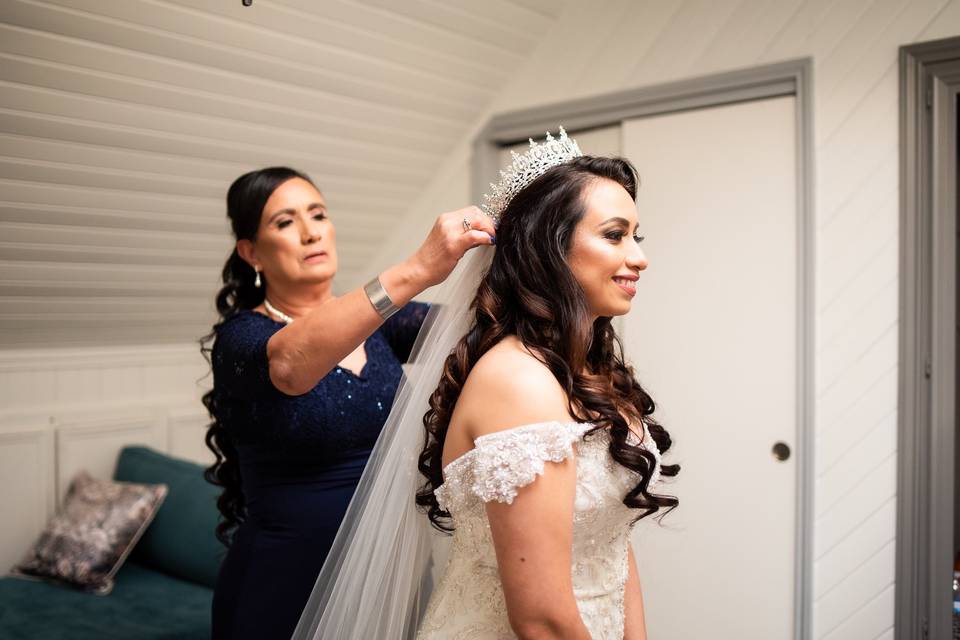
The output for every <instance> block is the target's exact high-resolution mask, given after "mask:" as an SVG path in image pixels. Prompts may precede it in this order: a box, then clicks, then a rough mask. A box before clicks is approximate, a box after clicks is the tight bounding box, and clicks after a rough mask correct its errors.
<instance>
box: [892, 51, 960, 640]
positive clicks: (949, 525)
mask: <svg viewBox="0 0 960 640" xmlns="http://www.w3.org/2000/svg"><path fill="white" fill-rule="evenodd" d="M958 92H960V38H950V39H946V40H938V41H934V42H927V43H922V44H916V45H911V46H907V47H902V48H901V49H900V345H899V358H900V368H899V391H898V402H899V412H898V436H897V438H898V442H897V450H898V463H897V466H898V473H897V543H896V612H895V638H897V639H898V640H906V639H908V638H909V639H913V638H947V637H950V634H951V611H952V604H951V594H950V591H949V590H948V589H947V585H949V584H950V579H951V577H952V566H953V553H954V548H953V546H954V538H953V528H954V508H955V499H956V496H955V495H954V494H955V485H954V464H955V462H956V460H955V438H956V435H955V434H956V404H955V403H956V399H955V395H956V382H957V381H956V343H955V330H956V329H955V327H956V319H957V318H956V302H957V301H956V286H957V282H956V273H957V246H956V233H957V226H956V225H957V201H956V194H957V188H958V185H957V179H956V175H957V174H956V171H957V167H956V157H957V146H956V144H957V142H956V140H957V137H956V136H957V131H956V122H957V111H956V104H957V102H956V100H957V94H958Z"/></svg>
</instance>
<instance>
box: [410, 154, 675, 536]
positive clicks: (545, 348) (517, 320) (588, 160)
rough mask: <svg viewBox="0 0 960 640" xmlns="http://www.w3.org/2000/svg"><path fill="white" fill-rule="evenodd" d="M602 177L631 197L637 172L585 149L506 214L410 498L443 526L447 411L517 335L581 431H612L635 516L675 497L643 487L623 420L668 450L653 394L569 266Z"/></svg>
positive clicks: (438, 397) (649, 468)
mask: <svg viewBox="0 0 960 640" xmlns="http://www.w3.org/2000/svg"><path fill="white" fill-rule="evenodd" d="M600 179H606V180H612V181H614V182H616V183H618V184H620V185H622V186H623V188H624V189H626V190H627V192H628V193H629V194H630V197H631V198H633V200H634V201H636V196H637V184H638V178H637V172H636V169H635V168H634V167H633V165H632V164H630V162H629V161H627V160H624V159H622V158H601V157H591V156H583V157H580V158H577V159H575V160H573V161H571V162H567V163H564V164H562V165H560V166H557V167H554V168H552V169H549V170H548V171H546V172H545V173H544V174H543V175H542V176H540V177H539V178H537V179H536V180H534V181H533V182H532V183H531V184H529V185H528V186H527V187H525V188H524V189H523V190H522V191H520V193H518V194H517V195H516V196H515V197H514V198H513V200H511V202H510V204H509V205H508V206H507V208H506V210H505V211H504V212H503V214H502V218H501V223H500V227H499V229H498V230H497V246H496V250H495V253H494V256H493V261H492V263H491V265H490V268H489V270H488V271H487V273H486V274H485V275H484V277H483V279H482V280H481V282H480V285H479V287H478V289H477V294H476V296H475V298H474V300H473V302H472V303H471V308H472V309H475V311H476V315H475V319H474V320H473V322H472V326H471V327H470V330H469V331H467V333H466V335H464V336H463V338H461V340H460V341H459V342H458V343H457V345H456V346H455V347H454V349H453V351H452V352H451V353H450V355H449V356H448V357H447V359H446V361H445V363H444V368H443V372H442V374H441V378H440V383H439V385H438V386H437V388H436V390H435V391H434V392H433V394H432V395H431V397H430V401H429V404H430V408H429V409H428V410H427V412H426V414H424V416H423V424H424V428H425V430H426V439H425V444H424V447H423V450H422V452H421V453H420V457H419V465H418V466H419V469H420V473H421V474H423V476H424V477H425V478H426V482H425V483H424V484H423V485H422V487H421V488H420V490H419V491H417V495H416V502H417V504H418V505H419V506H420V507H421V508H422V509H423V510H424V511H426V513H427V517H428V518H429V519H430V522H431V523H432V524H433V526H434V527H436V528H437V529H439V530H441V531H445V532H451V531H453V524H452V521H451V519H450V514H449V513H448V512H447V511H444V510H443V509H441V508H440V505H439V504H438V503H437V499H436V497H435V496H434V493H433V492H434V490H435V489H436V488H437V487H439V486H440V485H441V484H443V473H442V455H443V444H444V441H445V439H446V435H447V429H448V428H449V426H450V417H451V415H452V414H453V409H454V407H455V406H456V404H457V399H458V398H459V397H460V392H461V391H462V389H463V385H464V383H465V382H466V379H467V376H469V375H470V371H471V369H473V366H474V365H475V364H476V363H477V361H478V360H479V359H480V358H481V356H483V354H485V353H486V352H487V351H489V350H490V349H491V348H492V347H493V346H494V345H495V344H497V343H498V342H500V340H502V339H503V338H504V337H506V336H509V335H515V336H517V338H518V339H519V340H520V341H521V342H522V343H523V344H524V345H525V346H526V347H527V348H528V349H529V350H530V351H531V352H532V353H533V354H534V355H535V356H536V357H537V358H538V359H539V360H540V361H541V362H543V363H544V364H545V365H546V366H547V367H548V368H549V369H550V371H551V372H552V373H553V375H554V377H555V378H556V379H557V381H558V382H559V383H560V385H561V386H562V387H563V389H564V390H565V391H566V394H567V399H568V409H569V411H570V415H571V416H573V418H574V419H575V420H577V421H579V422H591V423H593V424H594V425H595V427H594V428H593V429H591V430H590V431H589V432H588V434H587V436H586V437H590V434H593V433H595V432H597V431H599V430H601V429H606V430H608V431H609V433H610V448H609V450H610V455H611V456H612V457H613V459H614V460H615V461H616V462H618V463H619V464H621V465H623V466H624V467H626V468H628V469H630V470H631V471H635V472H636V473H637V474H638V476H639V478H640V479H639V481H638V482H637V485H636V486H635V487H633V488H632V489H631V490H630V491H628V492H627V494H626V495H625V496H624V498H623V503H624V504H625V505H626V506H628V507H631V508H634V509H638V510H639V515H638V516H637V520H639V519H641V518H643V517H646V516H649V515H651V514H653V513H656V512H657V511H658V510H660V509H662V508H666V510H665V511H664V512H663V513H661V514H660V516H658V517H662V516H663V515H665V514H666V513H669V512H670V511H672V510H673V509H674V508H675V507H676V506H677V505H678V504H679V501H678V500H677V499H676V498H675V497H673V496H667V495H657V494H653V493H650V491H649V486H648V485H649V482H650V478H651V474H652V472H653V469H654V464H655V458H654V456H653V454H652V453H650V452H649V451H647V450H646V449H644V448H643V447H640V446H634V445H632V444H630V443H629V442H628V440H627V438H628V436H629V435H630V429H629V427H628V421H627V419H630V420H631V421H636V422H639V423H640V424H642V425H643V428H644V430H645V431H646V433H648V434H649V435H650V436H651V437H652V438H653V440H654V442H656V444H657V447H658V449H659V450H660V451H661V452H666V451H667V450H668V449H669V448H670V444H671V441H670V435H669V434H668V433H667V431H666V429H664V428H663V426H661V425H660V424H659V423H658V422H657V421H656V420H655V419H654V418H653V412H654V410H655V408H656V405H655V404H654V401H653V398H651V397H650V394H649V393H647V392H646V391H645V390H644V389H643V387H641V386H640V383H639V382H637V380H636V378H635V376H634V372H633V369H632V368H631V367H630V366H629V365H627V364H626V363H625V362H624V358H623V345H622V344H621V343H620V340H619V338H618V337H617V335H616V333H615V332H614V330H613V326H612V325H611V318H609V317H600V318H598V319H596V320H595V321H593V322H592V323H591V321H590V317H591V316H590V313H589V309H588V307H587V302H586V297H585V295H584V292H583V289H582V287H581V286H580V284H579V283H578V282H577V280H576V278H575V277H574V275H573V273H572V272H571V270H570V267H569V266H568V264H567V259H566V257H567V255H568V254H569V252H570V249H571V245H572V242H573V236H574V229H575V227H576V226H577V224H578V223H579V222H580V220H581V219H582V218H583V216H584V213H585V212H586V204H585V202H584V193H585V190H586V187H588V186H589V185H590V184H591V183H592V182H593V181H595V180H600ZM545 283H550V284H549V286H546V285H545ZM584 372H586V373H584ZM624 414H626V416H627V418H625V417H624ZM679 471H680V467H679V465H676V464H673V465H663V466H662V467H661V474H662V475H664V476H675V475H677V473H679Z"/></svg>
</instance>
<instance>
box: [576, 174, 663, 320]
mask: <svg viewBox="0 0 960 640" xmlns="http://www.w3.org/2000/svg"><path fill="white" fill-rule="evenodd" d="M583 198H584V203H585V204H586V212H585V213H584V215H583V218H582V219H581V220H580V222H579V223H578V224H577V226H576V228H575V229H574V234H573V242H572V244H571V247H570V253H569V254H568V255H567V263H568V264H569V265H570V270H571V271H572V272H573V275H574V277H575V278H576V279H577V282H579V283H580V286H581V287H583V291H584V294H585V295H586V298H587V305H588V306H589V308H590V312H591V314H592V315H593V316H595V317H600V316H620V315H623V314H625V313H627V312H629V311H630V303H631V301H632V300H633V297H634V295H636V283H637V280H638V278H639V274H640V272H641V271H643V270H644V269H646V268H647V258H646V256H645V255H644V253H643V250H642V249H640V242H641V241H642V240H643V238H642V236H641V235H640V233H639V230H638V229H637V226H638V223H637V207H636V204H635V203H634V202H633V199H631V198H630V194H629V193H627V190H626V189H624V188H623V187H622V186H621V185H619V184H617V183H616V182H613V181H612V180H606V179H598V180H595V181H594V182H593V183H592V184H591V185H589V186H587V188H586V189H585V192H584V195H583Z"/></svg>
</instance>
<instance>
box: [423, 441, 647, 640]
mask: <svg viewBox="0 0 960 640" xmlns="http://www.w3.org/2000/svg"><path fill="white" fill-rule="evenodd" d="M592 428H593V425H591V424H580V423H576V422H567V423H564V422H544V423H537V424H531V425H524V426H521V427H516V428H513V429H507V430H504V431H499V432H496V433H492V434H488V435H486V436H481V437H479V438H477V439H476V441H475V443H474V448H473V449H472V450H470V451H468V452H467V453H465V454H464V455H462V456H460V457H459V458H457V459H456V460H454V461H452V462H451V463H449V464H448V465H447V466H446V468H444V484H443V485H441V486H440V487H438V488H437V489H436V491H435V492H434V493H435V495H436V496H437V501H438V502H439V503H440V506H441V507H442V508H443V509H445V510H447V511H449V512H450V514H451V516H452V518H453V524H454V527H455V529H454V534H453V543H452V546H451V549H450V555H449V558H448V561H447V566H446V569H445V571H444V574H443V578H442V579H441V581H440V583H439V585H438V586H437V588H436V589H435V590H434V593H433V596H432V597H431V600H430V604H429V606H428V608H427V611H426V613H425V616H424V619H423V622H422V624H421V626H420V631H419V634H418V638H420V639H422V640H440V639H443V640H466V639H480V638H483V639H491V638H497V639H499V638H514V637H515V636H514V634H513V631H512V630H511V629H510V624H509V621H508V619H507V610H506V603H505V601H504V597H503V591H502V588H501V586H500V577H499V574H498V571H497V560H496V554H495V552H494V548H493V539H492V537H491V534H490V525H489V523H488V521H487V516H486V509H485V508H484V504H485V503H486V502H492V501H496V502H503V503H507V504H511V503H512V502H513V500H514V498H515V497H516V496H517V491H518V490H519V489H520V488H522V487H524V486H526V485H528V484H530V483H532V482H535V481H536V479H537V478H538V477H539V476H540V475H542V474H543V471H544V467H545V465H546V463H547V462H562V461H563V460H565V459H567V458H568V457H570V456H571V455H574V454H576V462H577V487H576V498H575V502H574V518H573V519H574V522H573V550H572V551H573V553H572V565H571V576H572V578H573V586H574V595H575V596H576V599H577V606H578V608H579V610H580V614H581V617H582V618H583V621H584V623H585V624H586V626H587V628H588V629H589V630H590V634H591V637H593V638H594V639H596V640H601V639H608V638H616V639H617V640H619V639H620V638H623V590H624V584H625V583H626V579H627V549H628V546H627V545H628V542H629V534H630V527H631V525H632V522H633V520H634V519H635V518H636V517H637V511H636V510H635V509H630V508H629V507H627V506H626V505H624V504H623V497H624V495H626V492H627V491H629V490H630V489H631V488H632V487H634V486H635V485H636V483H637V480H638V478H637V474H636V473H635V472H633V471H631V470H629V469H627V468H625V467H623V466H622V465H620V464H618V463H617V462H616V461H614V460H613V459H612V458H611V457H610V454H609V451H608V447H609V444H610V439H609V434H608V433H607V432H606V431H602V430H601V431H594V432H592V433H589V434H588V433H587V432H588V431H590V430H591V429H592ZM585 434H586V435H585ZM632 444H637V441H636V440H635V441H634V442H633V443H632ZM643 446H644V447H645V448H646V449H647V450H648V451H650V452H651V453H652V454H653V455H654V456H655V458H656V459H657V465H656V467H655V469H654V472H653V477H652V478H651V482H650V487H651V488H652V487H653V484H654V482H656V481H657V480H658V478H659V472H660V463H659V459H660V454H659V451H657V448H656V446H655V444H654V443H653V441H652V439H651V438H649V436H647V437H646V439H645V441H644V442H643Z"/></svg>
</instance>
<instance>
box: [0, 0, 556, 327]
mask: <svg viewBox="0 0 960 640" xmlns="http://www.w3.org/2000/svg"><path fill="white" fill-rule="evenodd" d="M565 4H566V3H565V2H553V1H551V0H484V1H483V2H471V1H468V0H444V1H442V2H441V1H439V0H437V1H434V0H404V1H403V2H396V1H389V0H355V1H349V0H324V1H320V0H254V1H253V6H251V7H243V6H242V4H241V2H240V0H230V1H227V0H165V1H161V0H124V1H122V2H117V1H115V0H45V1H40V0H3V1H2V2H0V305H2V306H3V307H6V308H12V307H15V308H16V309H17V310H18V311H17V313H16V314H10V313H3V312H0V329H3V330H4V334H6V335H7V338H5V339H4V340H3V342H10V341H11V340H12V339H11V338H10V336H9V331H13V332H16V333H17V336H18V337H17V339H16V340H13V341H26V342H29V341H30V336H33V337H36V338H38V339H39V338H40V337H44V336H46V337H49V336H51V335H53V333H56V332H58V331H59V332H60V333H61V334H63V336H65V338H64V339H65V340H67V341H70V340H73V339H79V338H80V337H81V334H80V333H78V332H79V331H80V330H79V329H76V330H74V329H75V327H76V325H75V323H76V321H78V320H80V321H81V325H83V324H85V325H86V326H87V329H86V333H83V334H82V337H90V336H95V335H96V333H97V331H98V330H99V329H98V327H101V326H102V324H101V323H102V322H104V321H105V319H107V318H108V316H109V318H110V320H109V321H108V324H109V323H112V322H113V321H114V320H116V321H121V322H122V323H123V324H124V326H125V327H127V328H129V331H130V332H131V335H133V336H141V335H148V337H149V335H150V334H149V330H153V331H154V334H152V336H153V337H155V338H157V339H162V338H163V336H162V335H160V333H162V332H163V331H172V329H170V327H172V326H182V325H183V324H184V323H188V321H189V322H193V320H191V318H192V317H193V316H191V315H190V311H189V310H192V309H201V310H202V312H203V313H204V314H206V315H203V321H202V322H199V321H197V322H198V323H199V324H205V323H206V322H207V319H208V316H209V305H210V299H211V297H212V293H213V290H214V289H215V283H216V280H217V277H218V270H219V267H220V266H221V265H222V263H223V259H224V258H225V256H226V251H227V249H228V247H229V241H228V239H227V236H226V226H225V224H224V206H223V198H224V194H225V192H226V188H227V186H228V185H229V183H230V182H231V181H232V180H233V178H235V177H236V176H238V175H239V174H241V173H243V172H245V171H247V170H250V169H252V168H257V167H261V166H266V165H272V164H286V165H291V166H294V167H296V168H298V169H301V170H303V171H306V172H307V173H309V174H310V175H311V176H312V177H313V178H314V180H315V181H316V183H317V184H318V185H319V186H320V188H321V189H322V190H323V191H324V193H325V195H326V196H327V199H328V200H329V202H330V204H331V208H332V212H333V218H334V221H335V222H336V224H337V230H338V242H339V246H340V250H341V270H340V273H339V274H338V282H339V285H340V286H339V287H338V288H340V289H342V288H344V286H352V285H354V284H356V283H358V282H359V279H360V278H362V277H366V276H369V273H368V271H369V269H368V268H365V267H366V265H368V264H369V263H370V262H371V259H372V257H373V254H374V252H376V250H377V247H379V246H380V245H381V243H382V241H383V240H384V239H385V237H386V234H388V233H391V232H395V231H396V230H395V228H393V227H392V226H391V223H392V222H393V221H395V220H396V219H397V217H398V216H399V215H401V214H402V213H403V212H404V211H405V210H406V209H407V208H408V206H409V204H410V203H411V201H412V200H413V199H414V198H415V197H416V196H417V195H418V194H419V193H420V191H421V190H422V189H423V188H424V186H425V185H426V184H427V182H428V181H429V180H430V177H431V176H432V174H433V173H434V171H435V170H436V169H437V168H438V167H439V166H440V165H441V163H442V162H443V160H444V157H445V156H446V155H447V154H448V153H449V152H450V151H451V150H452V149H453V148H454V147H455V145H456V143H457V142H458V141H459V139H460V138H461V137H462V136H465V135H468V133H469V131H471V129H472V127H473V126H474V125H475V124H476V121H477V119H478V118H479V117H480V115H481V114H482V112H483V111H484V109H485V108H486V107H488V106H489V104H490V103H491V102H492V100H493V98H494V97H495V96H496V94H497V92H498V91H499V90H501V89H502V88H503V87H504V85H505V84H506V82H507V81H508V79H509V78H510V77H511V75H512V74H513V73H514V72H515V71H516V70H517V69H518V67H519V66H520V65H522V64H523V63H524V61H525V60H526V59H527V58H528V56H530V54H531V53H532V52H533V50H534V48H535V47H536V46H537V43H538V42H539V41H540V39H541V38H542V37H544V35H545V34H546V33H548V31H549V29H550V28H551V26H552V25H553V24H555V22H556V21H557V19H558V17H559V14H560V13H561V12H562V10H563V8H564V5H565ZM131 327H132V328H131ZM137 327H144V328H146V329H144V330H148V331H147V334H143V331H141V330H139V329H137ZM150 327H153V329H149V328H150ZM8 330H9V331H8ZM71 331H73V333H70V332H71ZM138 331H139V333H138ZM157 331H160V333H157ZM64 332H65V333H64ZM74 334H76V335H74ZM110 335H111V336H116V335H118V334H117V333H116V332H111V334H110ZM70 336H72V337H70ZM174 337H176V336H173V335H171V337H170V339H173V338H174ZM129 339H135V338H133V337H131V338H129ZM80 341H83V340H82V339H81V340H80Z"/></svg>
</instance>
